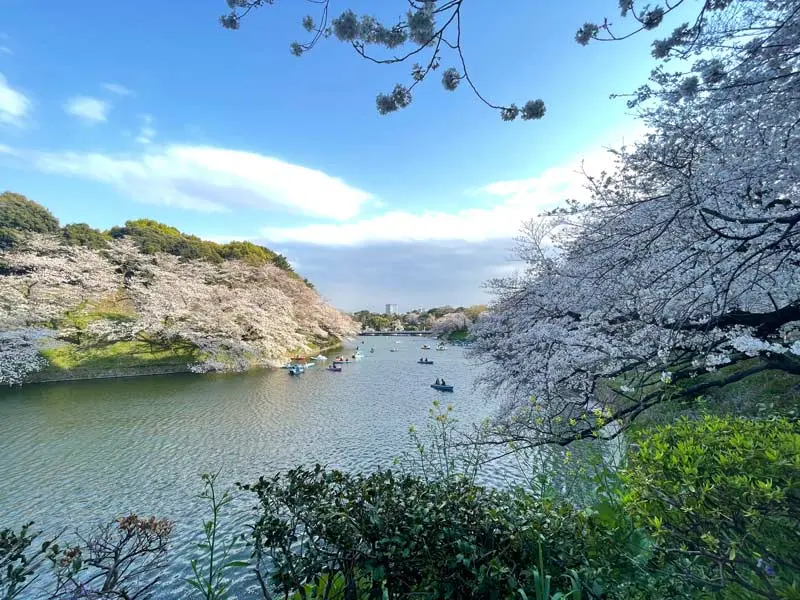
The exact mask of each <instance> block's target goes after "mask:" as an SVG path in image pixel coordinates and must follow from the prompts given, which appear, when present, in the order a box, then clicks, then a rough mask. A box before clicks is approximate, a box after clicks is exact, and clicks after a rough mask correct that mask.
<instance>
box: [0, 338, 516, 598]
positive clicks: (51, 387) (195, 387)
mask: <svg viewBox="0 0 800 600" xmlns="http://www.w3.org/2000/svg"><path fill="white" fill-rule="evenodd" d="M362 339H363V340H364V344H363V345H361V348H362V349H363V350H364V352H365V358H364V360H362V361H359V362H356V363H352V364H347V365H344V371H343V372H342V373H331V372H327V371H325V370H324V367H321V366H317V367H314V368H311V369H309V370H308V371H307V372H306V373H305V374H303V375H301V376H298V377H293V376H290V375H289V374H288V373H287V372H286V371H283V370H277V371H261V372H253V373H248V374H238V375H203V376H201V375H167V376H159V377H144V378H131V379H114V380H95V381H85V382H71V383H55V384H41V385H31V386H27V387H23V388H17V389H13V390H3V391H0V527H3V526H6V527H18V526H19V525H21V524H22V523H24V522H27V521H35V522H36V527H37V528H39V529H43V530H44V531H46V532H57V531H60V530H61V529H63V528H64V527H68V528H69V529H70V530H74V529H76V528H77V529H80V530H83V531H85V530H87V529H89V528H90V527H91V526H93V525H97V524H99V523H102V522H108V521H109V520H111V519H113V518H114V517H115V516H118V515H120V514H121V513H125V512H136V513H137V514H139V515H150V514H154V515H157V516H161V517H168V518H170V519H171V520H173V521H175V523H176V534H175V544H174V546H173V548H174V550H173V552H172V559H173V562H172V565H171V566H170V568H169V571H168V573H167V576H166V577H165V579H164V582H163V584H162V585H161V587H160V589H161V591H160V593H159V594H158V596H157V597H158V598H164V599H171V598H181V597H186V596H187V595H188V590H187V588H186V586H185V584H184V583H183V579H184V577H186V575H187V564H186V557H187V554H191V552H192V551H191V548H190V546H191V545H192V544H194V543H195V542H196V537H195V536H196V534H197V532H198V530H199V528H200V526H201V522H202V519H203V518H204V516H206V515H207V511H205V506H204V505H201V504H200V501H199V500H197V498H196V497H195V496H196V494H197V493H198V492H199V491H200V490H201V487H202V486H201V482H200V479H199V474H200V473H203V472H217V471H220V481H221V482H222V484H223V485H225V484H230V483H232V482H234V481H242V482H249V481H255V480H256V479H257V478H258V476H260V475H271V474H273V473H274V472H275V471H277V470H281V469H285V468H289V467H294V466H297V465H300V464H306V465H312V464H314V463H316V462H320V463H323V464H327V465H329V466H334V467H340V468H344V469H348V470H359V471H371V470H374V469H377V468H380V467H386V466H389V465H391V463H392V461H393V459H394V458H395V457H397V456H398V455H399V454H401V452H402V451H403V450H405V449H408V448H409V437H408V427H409V425H411V424H415V425H417V426H422V425H424V423H425V419H426V416H427V411H428V408H429V407H430V406H431V403H432V401H433V400H435V399H437V398H438V399H441V400H446V401H447V402H452V403H453V404H454V406H455V410H454V414H455V415H456V417H457V418H459V419H460V420H461V421H462V422H463V423H471V422H476V421H478V420H480V419H482V418H483V417H484V416H487V415H489V414H491V412H492V411H493V410H494V409H495V408H496V405H495V403H493V402H491V401H487V399H485V398H483V397H481V396H480V394H478V393H476V391H475V390H474V389H473V380H474V375H475V373H476V368H475V367H474V366H472V365H471V364H470V363H469V361H468V360H467V359H466V358H465V357H464V352H463V351H462V350H461V349H458V348H449V349H448V350H447V351H445V352H437V351H435V350H428V351H423V350H421V349H420V346H421V344H423V343H425V342H428V343H431V340H425V339H422V338H393V337H376V338H362ZM397 340H401V343H399V344H398V343H396V341H397ZM373 347H374V349H375V352H374V353H370V351H369V350H370V348H373ZM390 349H397V350H398V351H397V352H390V351H389V350H390ZM345 352H347V351H345ZM349 353H352V348H350V350H349ZM421 356H428V357H429V358H431V359H433V360H434V361H435V364H434V365H433V366H424V365H418V364H416V361H417V360H418V359H419V358H420V357H421ZM436 377H444V378H445V379H446V380H447V383H448V384H453V385H454V386H455V391H454V393H442V392H437V391H435V390H433V389H431V388H430V387H429V385H430V384H431V383H432V382H433V381H434V379H436ZM498 477H503V474H502V473H499V472H498ZM238 510H239V512H240V513H241V512H242V511H243V510H244V507H240V508H239V509H238ZM231 520H232V519H231ZM242 577H243V579H242V580H240V581H238V582H237V586H236V589H237V595H238V597H239V598H245V597H251V593H250V591H249V590H250V584H251V583H252V582H251V581H249V580H245V579H244V577H245V576H244V575H243V576H242ZM34 596H35V594H31V597H34Z"/></svg>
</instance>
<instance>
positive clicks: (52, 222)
mask: <svg viewBox="0 0 800 600" xmlns="http://www.w3.org/2000/svg"><path fill="white" fill-rule="evenodd" d="M3 228H5V229H11V230H17V231H29V232H36V233H58V231H59V224H58V219H56V218H55V217H54V216H53V214H52V213H51V212H50V211H49V210H47V209H46V208H45V207H44V206H42V205H41V204H37V203H36V202H34V201H32V200H28V199H27V198H26V197H25V196H23V195H22V194H15V193H14V192H3V193H2V194H0V229H3Z"/></svg>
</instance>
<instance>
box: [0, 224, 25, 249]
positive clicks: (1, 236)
mask: <svg viewBox="0 0 800 600" xmlns="http://www.w3.org/2000/svg"><path fill="white" fill-rule="evenodd" d="M19 240H20V237H19V233H17V232H16V231H14V230H13V229H11V228H10V227H0V250H7V249H9V248H13V247H14V246H16V245H17V244H19Z"/></svg>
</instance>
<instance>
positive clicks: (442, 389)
mask: <svg viewBox="0 0 800 600" xmlns="http://www.w3.org/2000/svg"><path fill="white" fill-rule="evenodd" d="M431 387H432V388H433V389H435V390H438V391H440V392H452V391H453V386H452V385H436V384H435V383H432V384H431Z"/></svg>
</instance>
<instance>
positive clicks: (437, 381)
mask: <svg viewBox="0 0 800 600" xmlns="http://www.w3.org/2000/svg"><path fill="white" fill-rule="evenodd" d="M434 385H442V384H441V383H439V378H438V377H437V378H436V383H435V384H434Z"/></svg>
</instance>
